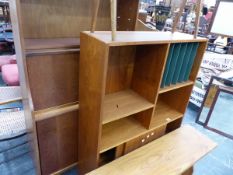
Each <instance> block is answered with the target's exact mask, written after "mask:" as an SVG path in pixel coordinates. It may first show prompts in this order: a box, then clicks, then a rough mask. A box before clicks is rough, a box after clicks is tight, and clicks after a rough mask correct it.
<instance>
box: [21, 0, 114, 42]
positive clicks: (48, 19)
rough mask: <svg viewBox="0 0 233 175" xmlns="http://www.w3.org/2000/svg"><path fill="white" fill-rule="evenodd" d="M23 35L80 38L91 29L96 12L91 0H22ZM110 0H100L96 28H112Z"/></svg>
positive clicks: (30, 36)
mask: <svg viewBox="0 0 233 175" xmlns="http://www.w3.org/2000/svg"><path fill="white" fill-rule="evenodd" d="M20 2H21V8H22V20H23V31H24V38H61V37H79V35H80V32H81V31H85V30H90V26H91V20H92V15H93V11H94V7H93V4H94V3H93V2H92V1H88V0H77V1H73V0H49V1H48V0H21V1H20ZM110 24H111V23H110V1H109V0H100V7H99V12H98V18H97V26H96V30H110Z"/></svg>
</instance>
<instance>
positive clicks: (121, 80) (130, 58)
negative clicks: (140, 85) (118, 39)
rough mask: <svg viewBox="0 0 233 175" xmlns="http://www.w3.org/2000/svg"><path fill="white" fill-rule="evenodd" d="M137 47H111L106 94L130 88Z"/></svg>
mask: <svg viewBox="0 0 233 175" xmlns="http://www.w3.org/2000/svg"><path fill="white" fill-rule="evenodd" d="M135 51H136V47H135V46H125V47H110V49H109V59H108V68H107V69H108V70H107V79H106V90H105V93H106V94H109V93H114V92H117V91H122V90H125V89H129V88H130V84H131V80H132V75H133V68H134V57H135Z"/></svg>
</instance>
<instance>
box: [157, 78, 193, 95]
mask: <svg viewBox="0 0 233 175" xmlns="http://www.w3.org/2000/svg"><path fill="white" fill-rule="evenodd" d="M193 84H194V82H193V81H190V80H188V81H186V82H182V83H177V84H173V85H170V86H166V87H164V88H160V90H159V94H162V93H165V92H168V91H171V90H175V89H179V88H182V87H185V86H190V85H193Z"/></svg>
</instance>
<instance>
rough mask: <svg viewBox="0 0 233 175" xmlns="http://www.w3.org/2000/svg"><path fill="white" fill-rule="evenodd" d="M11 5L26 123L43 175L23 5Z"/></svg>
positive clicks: (37, 171) (37, 163)
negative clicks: (31, 88)
mask: <svg viewBox="0 0 233 175" xmlns="http://www.w3.org/2000/svg"><path fill="white" fill-rule="evenodd" d="M9 5H10V16H11V23H12V28H13V36H14V44H15V51H16V58H17V65H18V68H19V75H20V76H19V78H20V87H21V92H22V99H23V100H22V101H23V105H24V112H25V123H26V128H27V131H28V132H29V133H30V134H28V137H29V140H32V142H30V143H31V144H30V146H31V147H32V151H33V153H32V155H33V161H34V163H35V171H36V173H37V174H41V168H40V158H39V157H40V156H39V148H38V140H37V131H36V126H35V120H34V119H33V117H32V111H33V103H32V98H31V92H30V89H29V82H28V75H27V67H26V55H25V44H24V39H23V28H22V21H21V5H20V1H19V0H15V1H9Z"/></svg>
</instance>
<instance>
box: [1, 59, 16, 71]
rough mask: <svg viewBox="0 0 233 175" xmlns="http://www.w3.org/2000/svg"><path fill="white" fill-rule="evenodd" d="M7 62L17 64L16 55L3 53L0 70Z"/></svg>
mask: <svg viewBox="0 0 233 175" xmlns="http://www.w3.org/2000/svg"><path fill="white" fill-rule="evenodd" d="M5 64H16V57H15V55H3V56H0V71H1V68H2V66H3V65H5Z"/></svg>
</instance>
